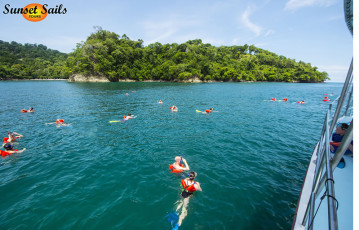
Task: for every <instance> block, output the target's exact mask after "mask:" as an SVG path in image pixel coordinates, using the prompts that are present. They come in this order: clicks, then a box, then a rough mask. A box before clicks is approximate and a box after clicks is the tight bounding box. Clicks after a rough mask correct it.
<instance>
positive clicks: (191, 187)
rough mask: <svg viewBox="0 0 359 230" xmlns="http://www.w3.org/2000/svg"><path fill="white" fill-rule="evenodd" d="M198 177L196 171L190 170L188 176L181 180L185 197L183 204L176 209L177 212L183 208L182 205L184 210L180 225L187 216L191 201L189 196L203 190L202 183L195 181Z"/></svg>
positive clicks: (179, 221)
mask: <svg viewBox="0 0 359 230" xmlns="http://www.w3.org/2000/svg"><path fill="white" fill-rule="evenodd" d="M196 177H197V173H196V172H190V173H189V174H188V178H186V179H183V180H182V181H181V183H182V187H183V191H182V193H181V196H182V197H183V204H182V203H180V204H179V205H178V207H177V209H176V212H178V210H179V209H180V208H181V206H182V212H181V215H180V216H179V219H178V226H181V224H182V221H183V219H184V218H185V217H186V216H187V206H188V203H189V198H191V197H192V194H193V193H194V192H195V191H202V188H201V184H200V183H199V182H196V181H194V179H195V178H196Z"/></svg>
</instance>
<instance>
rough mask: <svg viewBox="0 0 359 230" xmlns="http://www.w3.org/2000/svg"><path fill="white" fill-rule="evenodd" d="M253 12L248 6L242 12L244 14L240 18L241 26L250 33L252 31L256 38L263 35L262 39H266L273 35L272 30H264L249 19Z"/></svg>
mask: <svg viewBox="0 0 359 230" xmlns="http://www.w3.org/2000/svg"><path fill="white" fill-rule="evenodd" d="M253 12H254V10H253V8H252V7H251V6H248V7H247V9H246V10H245V11H244V13H243V14H242V16H241V19H240V21H241V24H242V25H244V26H245V27H247V28H248V29H249V30H250V31H252V32H253V33H254V34H255V35H256V36H257V37H258V36H260V35H263V36H264V37H268V36H270V35H272V34H273V33H275V31H274V30H271V29H265V28H263V27H261V26H260V25H257V24H255V23H253V22H252V21H251V19H250V16H251V15H252V14H253Z"/></svg>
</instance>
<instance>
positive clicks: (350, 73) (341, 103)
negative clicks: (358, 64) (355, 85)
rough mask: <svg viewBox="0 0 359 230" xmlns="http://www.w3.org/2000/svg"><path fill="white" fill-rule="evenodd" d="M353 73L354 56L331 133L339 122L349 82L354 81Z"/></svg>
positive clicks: (331, 126)
mask: <svg viewBox="0 0 359 230" xmlns="http://www.w3.org/2000/svg"><path fill="white" fill-rule="evenodd" d="M352 75H353V58H352V61H351V63H350V67H349V70H348V73H347V78H346V79H345V82H344V86H343V90H342V93H341V94H340V98H339V101H338V104H337V108H336V110H335V113H334V116H333V120H332V124H331V125H330V130H329V133H332V132H333V130H334V127H335V124H336V123H337V120H338V117H339V114H340V112H341V110H342V107H343V102H344V100H345V95H346V93H347V91H348V86H349V83H350V82H352V80H353V78H352Z"/></svg>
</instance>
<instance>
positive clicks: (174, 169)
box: [168, 156, 190, 173]
mask: <svg viewBox="0 0 359 230" xmlns="http://www.w3.org/2000/svg"><path fill="white" fill-rule="evenodd" d="M181 162H183V163H184V164H181ZM168 168H169V169H170V170H171V173H181V172H183V171H188V170H190V169H189V166H188V164H187V161H186V159H184V158H182V156H181V157H180V156H176V157H175V162H174V163H173V164H171V165H169V166H168Z"/></svg>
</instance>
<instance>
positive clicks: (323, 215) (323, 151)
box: [292, 0, 353, 230]
mask: <svg viewBox="0 0 359 230" xmlns="http://www.w3.org/2000/svg"><path fill="white" fill-rule="evenodd" d="M344 15H345V21H346V24H347V26H348V28H349V30H350V32H351V34H352V35H353V0H344ZM352 99H353V59H352V62H351V64H350V67H349V70H348V73H347V77H346V80H345V83H344V85H343V89H342V92H341V94H340V96H339V97H338V98H337V99H336V100H334V101H333V102H332V103H331V104H330V105H329V108H328V110H327V113H326V115H325V121H324V125H323V129H322V133H321V136H320V140H319V142H318V143H317V145H316V146H315V148H314V151H313V153H312V156H311V158H310V162H309V165H308V168H307V172H306V174H305V177H304V181H303V185H302V189H301V192H300V196H299V199H298V203H297V209H296V213H295V216H294V219H293V224H292V230H293V229H294V230H302V229H310V230H312V229H353V154H352V153H351V154H346V152H348V147H349V146H350V145H352V141H353V101H352ZM334 108H335V110H334ZM343 123H346V124H348V128H347V129H346V132H345V134H344V136H343V139H342V141H341V142H340V145H339V147H338V149H337V150H336V152H335V153H331V151H330V144H331V143H330V142H331V141H332V140H331V138H332V134H333V131H335V127H337V126H338V124H343Z"/></svg>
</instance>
